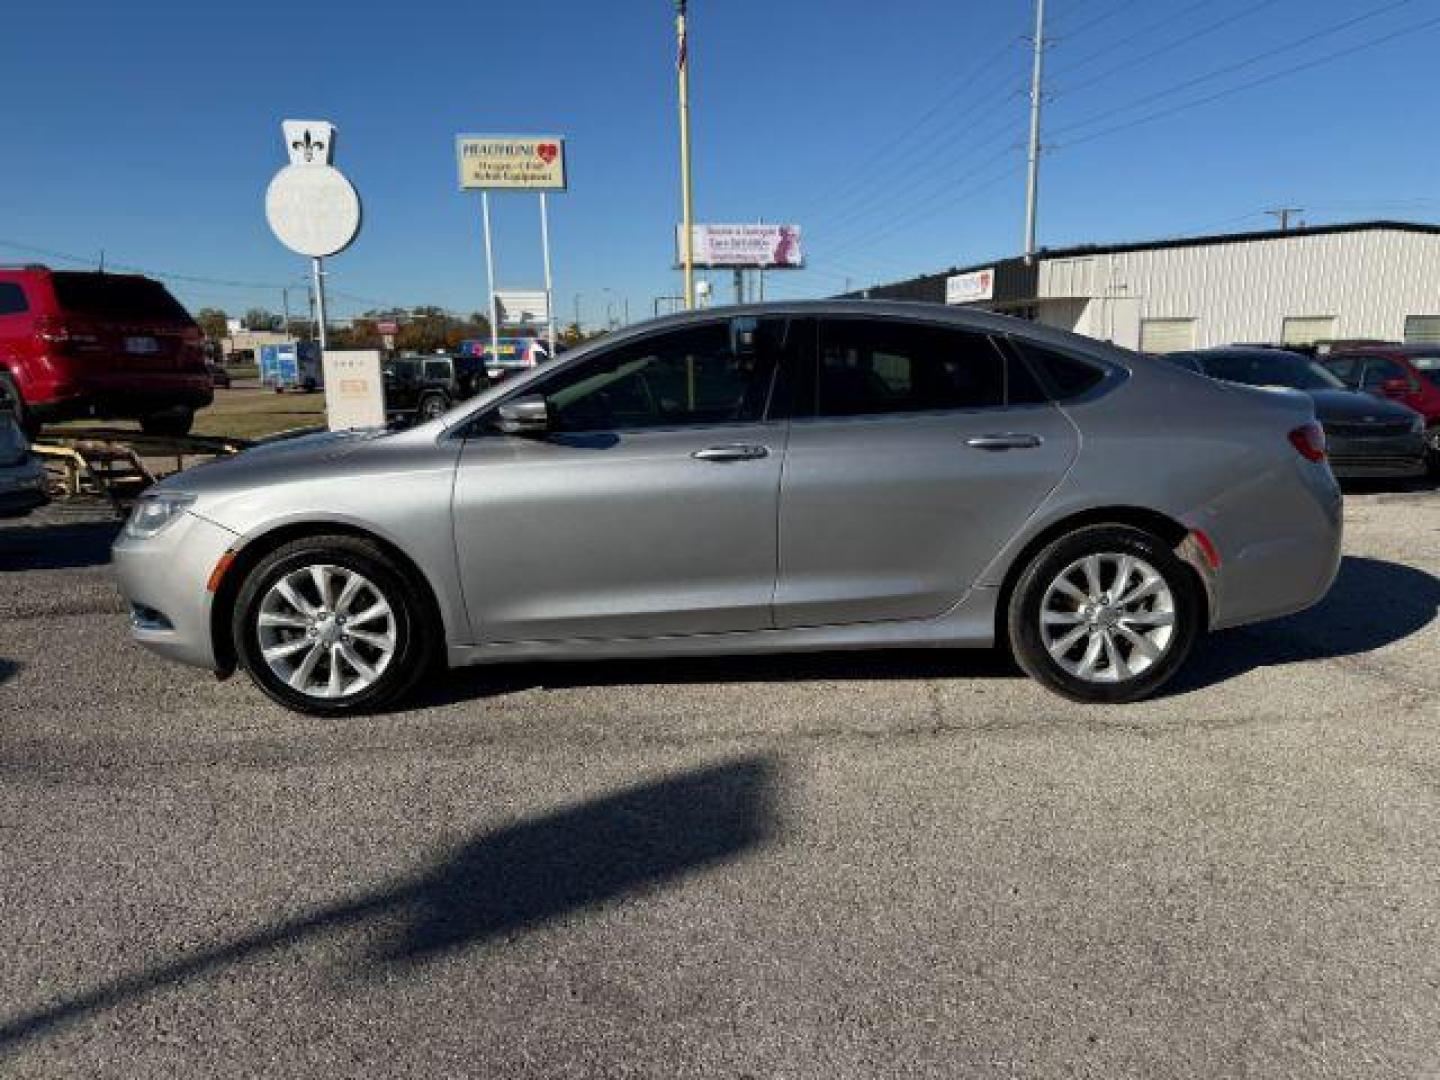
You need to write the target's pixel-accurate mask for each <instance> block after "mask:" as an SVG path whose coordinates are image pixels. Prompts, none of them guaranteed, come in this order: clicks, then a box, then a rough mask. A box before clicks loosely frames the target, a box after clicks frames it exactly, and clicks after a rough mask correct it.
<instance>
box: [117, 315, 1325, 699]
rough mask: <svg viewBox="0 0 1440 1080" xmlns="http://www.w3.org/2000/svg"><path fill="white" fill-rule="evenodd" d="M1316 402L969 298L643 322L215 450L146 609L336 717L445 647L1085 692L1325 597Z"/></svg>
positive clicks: (160, 562)
mask: <svg viewBox="0 0 1440 1080" xmlns="http://www.w3.org/2000/svg"><path fill="white" fill-rule="evenodd" d="M1340 518H1341V498H1340V493H1339V490H1338V488H1337V486H1336V483H1335V480H1334V478H1333V476H1332V475H1331V473H1330V470H1329V468H1328V467H1327V465H1326V461H1325V443H1324V434H1323V432H1322V430H1321V429H1320V427H1319V426H1318V425H1317V423H1316V422H1315V417H1314V413H1313V410H1312V405H1311V402H1310V399H1309V398H1307V397H1305V396H1303V395H1300V394H1290V393H1275V392H1267V391H1261V390H1254V389H1250V388H1246V387H1242V386H1236V385H1229V384H1225V383H1220V382H1216V381H1214V380H1211V379H1207V378H1204V377H1202V376H1199V375H1196V374H1193V373H1191V372H1187V371H1183V370H1179V369H1177V368H1174V367H1172V366H1170V365H1166V364H1162V363H1158V362H1154V361H1150V360H1147V359H1146V358H1144V357H1140V356H1138V355H1136V354H1134V353H1131V352H1128V351H1125V350H1123V349H1117V348H1114V347H1112V346H1109V345H1106V344H1103V343H1101V342H1097V341H1092V340H1088V339H1085V338H1080V337H1075V336H1073V335H1070V334H1065V333H1061V332H1058V331H1051V330H1046V329H1044V328H1041V327H1038V326H1035V325H1033V324H1030V323H1025V322H1020V321H1017V320H1013V319H1009V318H1006V317H1003V316H997V315H987V314H979V313H969V312H958V311H954V310H950V309H946V308H942V307H939V306H931V305H916V304H899V303H878V302H866V301H859V302H838V301H837V302H828V303H821V302H816V303H799V304H783V305H782V304H771V305H760V306H754V307H742V308H732V309H729V310H724V311H710V312H704V313H692V314H688V315H681V316H676V317H672V318H668V319H662V320H657V321H655V322H651V323H648V324H644V325H640V326H636V327H633V328H631V329H629V330H627V331H624V332H622V333H617V334H612V335H609V336H608V337H605V338H603V339H601V340H599V341H596V342H594V343H592V344H590V345H588V346H586V347H584V348H580V349H576V350H574V351H573V352H571V353H570V354H568V356H567V357H565V358H564V359H563V360H560V361H557V362H555V363H553V364H550V365H547V366H544V367H540V368H537V369H535V370H534V371H532V372H529V373H527V374H525V375H523V376H520V377H518V378H516V379H514V380H512V381H509V382H506V383H504V384H502V385H501V386H498V387H496V388H494V389H493V390H491V391H489V392H488V393H486V394H483V395H481V396H480V397H477V398H475V399H473V400H471V401H469V402H466V403H465V404H464V405H462V406H460V407H459V408H457V409H454V410H452V411H451V412H449V413H447V414H445V415H444V416H441V417H439V418H437V419H435V420H433V421H431V422H429V423H426V424H423V425H421V426H418V427H414V428H411V429H409V430H407V431H403V432H393V433H391V432H386V431H381V430H374V431H351V432H341V433H333V434H329V435H320V436H314V437H310V438H306V439H296V440H291V441H287V442H281V443H276V444H272V445H268V446H262V447H259V448H256V449H253V450H251V451H248V452H246V453H244V454H241V455H239V456H238V457H235V458H231V459H227V460H223V461H219V462H217V463H214V464H211V465H205V466H202V467H200V468H197V469H192V470H189V471H187V472H184V473H180V474H178V475H176V476H174V477H172V478H170V479H169V480H167V481H166V482H164V483H162V484H160V485H159V486H157V487H156V488H154V489H152V491H151V492H150V493H149V495H148V496H147V497H146V498H144V499H143V500H141V501H140V503H139V504H138V505H137V506H136V508H135V511H134V513H133V515H132V517H131V519H130V521H129V523H128V525H127V526H126V528H125V530H124V532H123V534H122V535H121V537H120V538H119V540H118V541H117V542H116V545H115V565H116V568H117V570H118V573H119V577H120V583H121V587H122V589H123V591H124V593H125V595H126V597H127V598H128V600H129V602H130V610H131V622H132V626H133V632H134V635H135V637H136V638H137V639H138V640H139V641H140V642H141V643H142V644H144V645H146V646H148V647H150V648H152V649H154V650H155V651H157V652H159V653H161V654H163V655H166V656H169V657H172V658H174V659H176V660H180V661H183V662H186V663H189V664H193V665H197V666H199V667H202V668H209V669H212V670H215V671H217V672H219V673H221V674H229V673H230V672H232V671H233V670H235V668H236V667H237V666H238V667H241V668H244V669H245V671H246V672H247V673H248V674H249V675H250V677H251V678H252V679H253V680H254V681H255V683H256V684H257V685H258V686H259V687H260V688H261V689H262V690H263V691H264V692H265V693H266V694H268V695H270V697H272V698H274V699H275V700H276V701H279V702H281V703H282V704H284V705H286V706H289V707H290V708H292V709H297V710H301V711H305V712H310V713H315V714H338V713H348V712H355V711H361V710H374V709H378V708H381V707H383V706H386V705H389V704H391V703H394V702H396V701H398V700H400V699H402V698H403V697H404V696H405V695H406V694H407V692H409V691H411V690H412V688H414V687H415V686H416V684H417V683H418V682H419V681H420V680H421V679H422V678H423V677H424V675H425V673H426V671H427V670H429V669H430V667H431V665H432V664H434V663H437V662H439V663H448V664H450V665H464V664H480V663H492V662H499V661H507V660H539V659H566V660H574V659H599V658H608V657H672V656H682V655H696V654H740V653H758V652H771V651H784V650H830V649H857V648H883V647H915V646H938V647H946V648H949V647H990V646H995V645H1003V646H1007V647H1008V648H1009V649H1010V650H1012V651H1013V653H1014V655H1015V657H1016V659H1017V661H1018V662H1019V664H1020V665H1021V666H1022V667H1023V668H1024V669H1025V671H1027V672H1028V673H1029V674H1030V675H1032V676H1033V677H1034V678H1036V679H1037V680H1038V681H1040V682H1041V683H1043V684H1044V685H1045V686H1047V687H1049V688H1050V689H1052V690H1054V691H1057V692H1058V693H1060V694H1063V695H1065V696H1067V697H1070V698H1074V699H1077V700H1081V701H1097V702H1121V701H1131V700H1135V699H1138V698H1141V697H1144V696H1145V695H1147V694H1150V693H1152V692H1153V691H1154V690H1156V688H1158V687H1159V686H1160V685H1161V684H1162V683H1164V682H1165V681H1166V680H1167V679H1168V678H1170V676H1171V675H1173V674H1174V673H1175V671H1176V669H1177V668H1179V667H1180V665H1181V664H1182V663H1183V661H1184V660H1185V657H1186V654H1187V653H1188V652H1189V651H1190V648H1191V646H1192V644H1193V643H1194V642H1195V640H1196V638H1197V636H1198V635H1199V634H1200V633H1201V632H1202V631H1205V630H1207V629H1217V628H1221V627H1229V626H1235V625H1238V624H1240V623H1248V622H1254V621H1256V620H1260V619H1268V618H1272V617H1274V616H1278V615H1284V614H1286V613H1288V612H1292V611H1296V610H1298V609H1301V608H1304V607H1306V606H1308V605H1310V604H1313V603H1314V602H1315V601H1316V600H1318V599H1319V598H1320V597H1322V596H1323V595H1324V594H1325V592H1326V591H1327V589H1328V588H1329V586H1330V583H1331V581H1332V580H1333V578H1334V575H1335V572H1336V569H1337V566H1338V562H1339V551H1340Z"/></svg>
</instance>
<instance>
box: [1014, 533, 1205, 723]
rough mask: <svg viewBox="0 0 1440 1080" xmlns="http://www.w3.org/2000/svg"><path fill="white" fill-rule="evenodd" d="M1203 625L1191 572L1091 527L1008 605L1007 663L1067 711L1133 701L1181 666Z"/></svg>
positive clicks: (1125, 537) (1025, 582)
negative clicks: (1068, 702)
mask: <svg viewBox="0 0 1440 1080" xmlns="http://www.w3.org/2000/svg"><path fill="white" fill-rule="evenodd" d="M1203 619H1204V597H1203V586H1202V585H1201V584H1200V582H1199V580H1198V578H1197V576H1196V573H1195V571H1194V569H1192V568H1191V567H1190V566H1189V565H1188V564H1186V563H1185V562H1184V560H1182V559H1181V558H1180V557H1179V556H1177V555H1176V554H1175V553H1174V552H1173V551H1171V550H1170V548H1169V547H1168V546H1167V545H1166V544H1165V543H1164V542H1163V541H1162V540H1160V539H1159V538H1158V537H1156V536H1154V535H1152V534H1151V533H1148V532H1146V531H1144V530H1142V529H1136V528H1132V527H1130V526H1126V525H1097V526H1090V527H1087V528H1082V529H1078V530H1076V531H1075V532H1073V533H1070V534H1068V535H1066V536H1062V537H1060V538H1059V539H1058V540H1055V541H1054V542H1052V543H1051V544H1049V545H1048V546H1047V547H1046V548H1045V549H1044V550H1042V551H1041V552H1040V553H1039V554H1037V555H1036V556H1035V557H1034V558H1033V559H1032V560H1031V562H1030V564H1029V565H1028V566H1027V567H1026V568H1025V570H1024V571H1023V572H1022V574H1021V576H1020V579H1019V581H1018V582H1017V583H1016V586H1015V590H1014V592H1013V593H1012V595H1011V599H1010V608H1009V613H1008V630H1009V638H1010V644H1011V647H1012V648H1013V650H1014V653H1015V659H1016V661H1017V662H1018V663H1019V664H1020V666H1021V667H1022V668H1024V670H1025V671H1026V673H1027V674H1029V675H1030V676H1031V677H1032V678H1034V679H1035V680H1036V681H1037V682H1039V683H1041V684H1042V685H1044V686H1046V687H1048V688H1049V689H1051V690H1053V691H1055V692H1056V693H1058V694H1061V695H1062V696H1064V697H1067V698H1070V699H1072V700H1074V701H1084V702H1110V703H1120V702H1127V701H1138V700H1139V699H1141V698H1144V697H1148V696H1149V695H1150V694H1152V693H1154V692H1155V691H1156V690H1157V689H1159V688H1160V686H1161V685H1163V684H1164V683H1165V682H1166V681H1167V680H1168V679H1169V678H1170V677H1171V676H1172V675H1174V674H1175V672H1176V671H1177V670H1178V669H1179V668H1180V665H1181V664H1183V663H1184V661H1185V657H1186V656H1187V655H1188V653H1189V652H1190V648H1191V646H1192V645H1193V644H1194V643H1195V639H1196V638H1197V637H1198V636H1199V634H1200V630H1201V628H1202V624H1203Z"/></svg>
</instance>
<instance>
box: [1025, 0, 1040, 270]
mask: <svg viewBox="0 0 1440 1080" xmlns="http://www.w3.org/2000/svg"><path fill="white" fill-rule="evenodd" d="M1033 44H1034V46H1035V59H1034V65H1033V67H1032V68H1031V72H1030V155H1029V169H1028V172H1027V174H1026V179H1025V261H1026V262H1027V263H1031V262H1034V261H1035V203H1036V200H1037V199H1038V198H1039V195H1040V104H1041V101H1042V99H1043V94H1042V88H1043V85H1044V79H1045V0H1035V40H1034V42H1033Z"/></svg>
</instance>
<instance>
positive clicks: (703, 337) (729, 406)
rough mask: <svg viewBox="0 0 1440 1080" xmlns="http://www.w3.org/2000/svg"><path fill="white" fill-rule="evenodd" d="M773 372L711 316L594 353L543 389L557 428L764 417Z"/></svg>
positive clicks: (644, 425) (670, 424) (583, 429)
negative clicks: (734, 341) (736, 346)
mask: <svg viewBox="0 0 1440 1080" xmlns="http://www.w3.org/2000/svg"><path fill="white" fill-rule="evenodd" d="M737 352H738V353H739V355H737ZM770 374H771V368H770V365H769V364H767V363H765V362H764V360H763V359H762V358H761V357H758V356H757V355H755V353H754V351H753V350H749V351H745V350H736V349H734V348H732V343H731V334H730V325H729V323H727V322H714V323H706V324H702V325H700V326H690V327H686V328H685V329H683V330H676V331H672V332H670V333H666V334H657V335H655V336H653V337H648V338H645V339H643V340H641V341H638V342H634V343H631V344H628V345H621V346H619V347H617V348H614V349H611V350H608V351H606V352H604V353H602V354H601V355H599V356H595V357H591V358H590V359H588V360H586V361H584V362H583V363H582V364H581V365H580V366H579V367H578V368H576V369H575V370H573V371H567V372H565V373H564V374H563V375H561V376H560V377H559V378H557V379H556V380H555V381H553V382H550V383H547V384H546V385H545V386H544V387H543V393H544V395H545V400H546V402H547V404H548V405H549V410H550V418H551V424H552V426H553V430H555V431H560V432H587V431H622V430H634V429H637V428H640V429H643V428H668V427H686V426H699V425H709V424H726V423H737V422H745V421H756V420H760V419H762V418H763V415H764V411H765V400H766V397H767V395H768V393H769V389H770Z"/></svg>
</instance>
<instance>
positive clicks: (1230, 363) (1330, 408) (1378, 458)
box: [1164, 346, 1425, 479]
mask: <svg viewBox="0 0 1440 1080" xmlns="http://www.w3.org/2000/svg"><path fill="white" fill-rule="evenodd" d="M1164 359H1165V360H1168V361H1169V362H1170V363H1172V364H1178V365H1180V366H1182V367H1186V368H1189V369H1190V370H1191V371H1198V372H1200V373H1201V374H1202V375H1209V376H1210V377H1211V378H1214V379H1222V380H1224V381H1225V382H1234V383H1243V384H1244V385H1246V386H1260V387H1269V388H1277V389H1288V390H1301V391H1303V392H1304V393H1306V394H1308V395H1310V399H1311V400H1312V401H1313V402H1314V403H1315V416H1316V419H1318V420H1319V421H1320V424H1321V426H1322V427H1324V429H1325V439H1326V442H1327V446H1328V451H1329V456H1330V468H1331V470H1332V471H1333V472H1334V473H1335V475H1336V476H1338V477H1341V478H1345V479H1359V478H1362V477H1376V478H1381V477H1384V478H1403V477H1411V476H1422V475H1424V473H1425V420H1424V418H1423V417H1422V416H1421V415H1420V414H1419V413H1417V412H1416V411H1415V410H1414V409H1409V408H1406V407H1405V406H1404V405H1400V404H1397V403H1395V402H1390V401H1381V400H1377V399H1376V398H1373V397H1371V396H1370V395H1369V394H1361V393H1358V392H1356V391H1354V390H1350V389H1347V388H1346V386H1345V384H1344V383H1343V382H1341V381H1340V379H1339V378H1337V377H1336V376H1335V375H1334V374H1333V373H1332V372H1331V371H1330V370H1329V369H1328V368H1326V367H1325V366H1324V365H1323V364H1321V363H1319V362H1318V361H1315V360H1311V359H1310V358H1309V357H1306V356H1301V355H1299V354H1298V353H1292V352H1285V351H1283V350H1280V349H1268V348H1264V347H1256V346H1230V347H1228V348H1222V349H1201V350H1199V351H1196V352H1183V353H1170V354H1169V355H1167V356H1165V357H1164Z"/></svg>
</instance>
